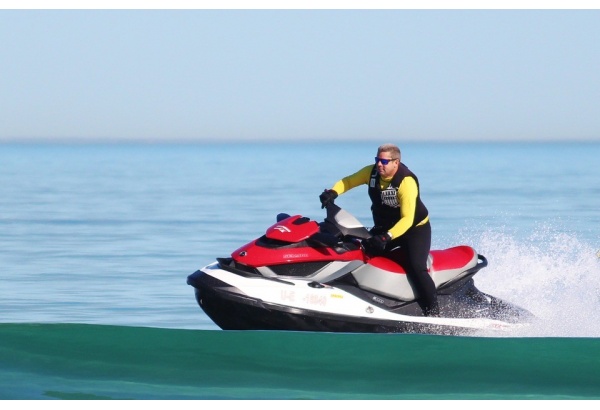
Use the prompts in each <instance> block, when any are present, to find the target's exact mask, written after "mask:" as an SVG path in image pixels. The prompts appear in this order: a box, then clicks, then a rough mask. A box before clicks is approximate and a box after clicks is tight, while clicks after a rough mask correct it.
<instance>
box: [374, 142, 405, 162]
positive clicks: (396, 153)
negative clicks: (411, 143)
mask: <svg viewBox="0 0 600 410" xmlns="http://www.w3.org/2000/svg"><path fill="white" fill-rule="evenodd" d="M381 152H389V153H390V154H392V157H393V158H398V159H399V160H400V161H402V153H401V152H400V148H398V146H397V145H395V144H391V143H387V144H383V145H380V146H379V148H377V155H379V154H380V153H381Z"/></svg>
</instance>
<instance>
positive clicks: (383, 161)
mask: <svg viewBox="0 0 600 410" xmlns="http://www.w3.org/2000/svg"><path fill="white" fill-rule="evenodd" d="M396 159H398V158H392V159H387V158H379V157H375V163H376V164H377V163H378V162H381V165H387V164H389V163H390V161H394V160H396Z"/></svg>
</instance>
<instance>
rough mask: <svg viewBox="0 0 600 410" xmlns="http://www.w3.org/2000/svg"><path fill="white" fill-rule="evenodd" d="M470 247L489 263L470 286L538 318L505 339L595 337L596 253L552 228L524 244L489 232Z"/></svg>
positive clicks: (599, 308)
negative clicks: (537, 320) (514, 337)
mask: <svg viewBox="0 0 600 410" xmlns="http://www.w3.org/2000/svg"><path fill="white" fill-rule="evenodd" d="M471 242H472V243H474V247H475V249H476V250H477V251H478V252H479V253H481V254H482V255H484V256H485V257H486V258H487V259H488V263H489V265H488V267H487V268H485V269H483V270H482V271H480V273H478V274H477V275H476V276H475V285H476V286H477V287H478V288H479V289H480V290H481V291H483V292H486V293H489V294H492V295H494V296H497V297H499V298H501V299H504V300H505V301H507V302H510V303H513V304H516V305H518V306H521V307H523V308H525V309H527V310H529V311H530V312H531V313H533V314H534V315H535V316H536V317H537V318H538V319H539V322H537V323H535V324H533V325H532V326H529V327H528V328H526V329H524V330H520V331H519V334H517V335H515V334H511V335H510V336H524V337H600V258H599V256H598V255H597V253H598V250H597V249H594V248H593V247H592V246H590V245H589V244H585V243H582V242H581V241H579V240H578V239H577V238H576V237H575V235H570V234H565V233H557V232H555V231H553V230H552V229H551V228H541V229H539V230H536V231H535V232H532V234H531V235H530V237H529V238H526V239H524V240H521V239H519V240H517V239H514V238H513V237H511V236H508V235H506V234H503V233H500V234H499V233H497V232H490V231H488V232H485V233H484V234H482V235H481V237H480V238H479V241H477V240H475V241H473V240H471ZM467 243H468V242H467Z"/></svg>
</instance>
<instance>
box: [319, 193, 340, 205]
mask: <svg viewBox="0 0 600 410" xmlns="http://www.w3.org/2000/svg"><path fill="white" fill-rule="evenodd" d="M337 197H338V193H337V192H335V191H334V190H333V189H326V190H325V191H323V193H322V194H321V195H319V199H320V200H321V209H323V208H325V207H326V206H327V205H329V204H330V203H331V204H332V203H333V201H334V200H335V198H337Z"/></svg>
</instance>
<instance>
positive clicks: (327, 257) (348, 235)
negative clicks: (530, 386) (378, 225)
mask: <svg viewBox="0 0 600 410" xmlns="http://www.w3.org/2000/svg"><path fill="white" fill-rule="evenodd" d="M325 208H326V211H327V216H326V218H325V220H324V221H323V222H320V223H319V222H317V221H314V220H311V219H309V218H307V217H303V216H301V215H294V216H290V215H288V214H279V215H278V216H277V218H276V223H275V224H273V225H272V226H270V227H269V228H268V229H267V230H266V232H265V234H264V235H262V236H261V237H259V238H257V239H254V240H252V241H251V242H249V243H248V244H246V245H244V246H242V247H241V248H239V249H237V250H235V251H234V252H233V253H231V256H230V257H224V258H217V260H216V261H215V262H213V263H211V264H209V265H207V266H205V267H204V268H202V269H200V270H198V271H196V272H194V273H193V274H191V275H190V276H188V279H187V283H188V284H189V285H191V286H193V287H194V289H195V296H196V300H197V302H198V304H199V305H200V307H201V308H202V309H203V310H204V312H205V313H206V314H207V315H208V316H209V317H210V318H211V319H212V320H213V321H214V322H215V323H216V324H217V325H218V326H219V327H220V328H221V329H224V330H292V331H324V332H354V333H356V332H360V333H428V334H469V333H474V332H478V331H488V330H504V331H506V330H511V329H514V328H518V327H521V326H523V325H524V324H527V323H528V321H529V320H530V319H531V318H532V316H531V314H530V313H529V312H528V311H526V310H524V309H522V308H520V307H517V306H514V305H512V304H510V303H507V302H505V301H502V300H500V299H498V298H496V297H494V296H491V295H488V294H486V293H483V292H481V291H480V290H478V289H477V288H476V287H475V284H474V280H473V276H474V275H475V274H476V273H477V272H479V270H480V269H482V268H484V267H485V266H487V260H486V258H485V257H484V256H483V255H480V254H478V253H477V252H476V251H475V250H474V249H473V248H472V247H470V246H467V245H460V246H455V247H452V248H448V249H443V250H432V251H431V252H430V254H429V258H428V263H427V265H428V273H429V275H430V276H431V278H432V280H433V282H434V284H435V287H436V293H437V302H438V306H439V314H438V315H436V316H427V315H426V314H425V312H424V311H423V309H422V308H421V306H420V305H419V296H420V295H419V294H418V292H416V291H415V290H414V287H413V286H412V284H411V282H410V281H409V279H408V278H407V275H406V271H405V269H404V267H403V266H402V265H403V261H404V260H405V259H404V258H405V255H403V250H402V248H398V249H395V250H394V251H393V252H394V258H393V259H392V258H389V257H386V256H372V255H370V254H369V253H367V252H366V251H365V248H364V246H363V243H364V242H365V241H367V240H368V238H370V237H371V236H372V235H371V234H370V233H369V231H368V230H367V229H366V228H365V227H364V226H363V225H362V224H361V223H360V222H359V221H358V220H357V219H356V218H355V217H354V216H352V215H351V214H350V213H348V212H347V211H345V210H343V209H341V208H340V207H338V206H337V205H335V204H334V203H333V202H329V203H328V204H327V205H326V206H325Z"/></svg>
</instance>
